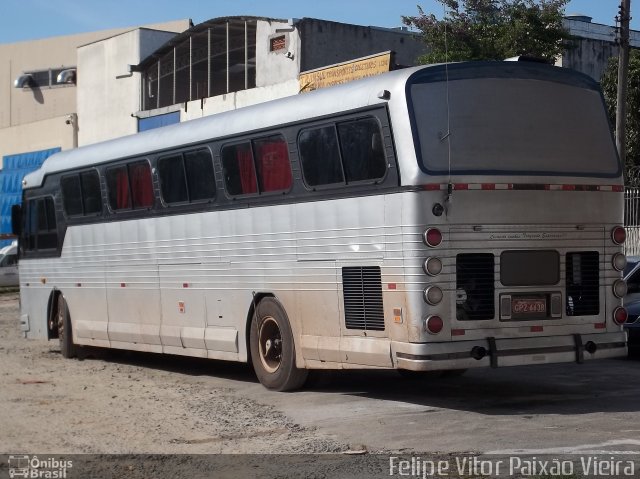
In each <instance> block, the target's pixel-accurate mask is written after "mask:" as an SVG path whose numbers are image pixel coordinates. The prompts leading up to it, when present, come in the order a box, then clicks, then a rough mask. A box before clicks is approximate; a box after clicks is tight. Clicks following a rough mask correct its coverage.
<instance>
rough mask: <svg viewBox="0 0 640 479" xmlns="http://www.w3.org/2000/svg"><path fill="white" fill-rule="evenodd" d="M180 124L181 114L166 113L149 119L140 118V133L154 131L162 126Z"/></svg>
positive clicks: (176, 112)
mask: <svg viewBox="0 0 640 479" xmlns="http://www.w3.org/2000/svg"><path fill="white" fill-rule="evenodd" d="M174 123H180V112H179V111H174V112H173V113H166V114H164V115H157V116H151V117H149V118H138V131H147V130H153V129H154V128H160V127H161V126H167V125H173V124H174Z"/></svg>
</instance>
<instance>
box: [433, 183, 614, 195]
mask: <svg viewBox="0 0 640 479" xmlns="http://www.w3.org/2000/svg"><path fill="white" fill-rule="evenodd" d="M421 188H422V189H423V190H426V191H438V190H440V191H442V190H444V191H446V190H447V188H448V185H447V184H446V183H443V184H439V183H429V184H426V185H422V186H421ZM453 189H454V190H458V191H460V190H520V191H523V190H542V191H610V192H615V193H620V192H622V191H624V187H623V186H622V185H574V184H566V185H551V184H543V183H454V184H453Z"/></svg>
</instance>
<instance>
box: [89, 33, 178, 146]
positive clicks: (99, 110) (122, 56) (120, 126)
mask: <svg viewBox="0 0 640 479" xmlns="http://www.w3.org/2000/svg"><path fill="white" fill-rule="evenodd" d="M174 35H175V34H174V33H173V32H165V31H158V30H150V29H146V28H141V29H137V30H132V31H129V32H126V33H122V34H120V35H116V36H113V37H111V38H108V39H106V40H103V41H99V42H94V43H91V44H89V45H85V46H83V47H80V48H78V71H79V72H81V73H80V74H79V77H78V88H77V90H78V91H77V93H78V118H79V125H78V145H79V146H82V145H87V144H90V143H96V142H98V141H105V140H109V139H112V138H118V137H120V136H125V135H131V134H133V133H137V131H138V120H137V118H136V117H135V116H133V114H134V113H135V112H137V111H139V110H140V98H141V94H142V92H141V83H140V74H139V73H136V72H130V71H129V65H137V64H138V63H140V61H141V60H142V59H143V58H145V57H146V56H148V55H150V54H151V53H153V52H154V51H155V50H156V49H158V48H159V47H160V46H161V45H162V44H164V43H165V42H167V41H168V40H170V39H171V38H172V37H173V36H174Z"/></svg>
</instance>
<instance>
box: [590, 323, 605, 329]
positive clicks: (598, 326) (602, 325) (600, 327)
mask: <svg viewBox="0 0 640 479" xmlns="http://www.w3.org/2000/svg"><path fill="white" fill-rule="evenodd" d="M593 327H594V328H596V329H604V328H606V327H607V323H595V324H594V325H593Z"/></svg>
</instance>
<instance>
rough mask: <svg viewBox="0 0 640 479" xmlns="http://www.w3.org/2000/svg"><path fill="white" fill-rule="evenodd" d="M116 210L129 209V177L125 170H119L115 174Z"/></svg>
mask: <svg viewBox="0 0 640 479" xmlns="http://www.w3.org/2000/svg"><path fill="white" fill-rule="evenodd" d="M116 192H117V196H116V208H117V209H119V210H121V209H125V208H131V202H130V199H129V177H128V176H127V169H126V168H119V169H118V172H117V173H116Z"/></svg>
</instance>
